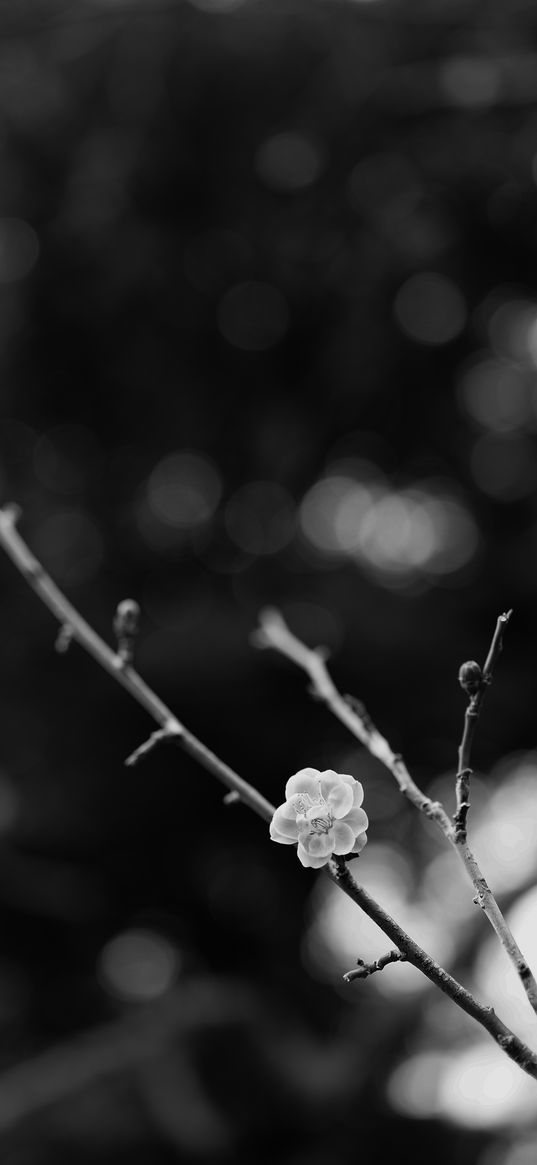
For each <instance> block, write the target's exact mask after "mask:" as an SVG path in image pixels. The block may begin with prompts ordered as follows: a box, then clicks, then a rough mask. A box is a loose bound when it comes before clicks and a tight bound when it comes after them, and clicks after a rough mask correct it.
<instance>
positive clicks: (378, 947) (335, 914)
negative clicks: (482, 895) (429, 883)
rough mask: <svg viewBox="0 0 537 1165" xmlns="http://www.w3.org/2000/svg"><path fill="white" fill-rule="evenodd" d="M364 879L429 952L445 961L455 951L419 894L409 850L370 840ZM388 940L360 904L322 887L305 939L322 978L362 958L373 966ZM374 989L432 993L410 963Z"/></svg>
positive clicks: (389, 971)
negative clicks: (415, 884) (431, 951)
mask: <svg viewBox="0 0 537 1165" xmlns="http://www.w3.org/2000/svg"><path fill="white" fill-rule="evenodd" d="M360 866H361V869H360V881H363V882H364V884H365V885H366V886H367V889H368V891H369V892H370V893H371V894H372V896H373V897H374V898H376V899H377V900H378V901H381V902H384V903H389V904H390V905H389V909H390V913H391V914H393V916H394V917H395V918H397V921H398V922H399V924H400V925H401V926H402V927H404V929H405V930H406V931H408V933H409V934H411V935H412V936H413V938H415V939H416V941H417V942H419V943H420V944H422V945H423V946H424V947H425V949H426V950H433V951H434V952H435V957H436V958H437V959H438V960H439V961H440V962H441V963H444V962H445V961H446V960H449V958H450V956H451V953H452V951H453V939H452V937H451V935H450V934H448V932H447V929H446V927H445V925H444V924H443V922H442V919H441V917H440V916H439V912H438V909H437V903H436V902H428V903H427V902H425V901H424V900H423V899H421V897H420V896H419V895H418V894H417V893H416V888H415V886H414V884H413V875H412V870H411V866H410V862H409V860H408V858H407V856H406V854H405V853H404V851H403V850H402V849H401V848H400V847H399V846H397V845H395V844H392V843H388V842H385V843H381V842H373V843H372V842H368V845H367V848H366V849H365V850H364V852H363V854H362V856H361V858H360ZM385 949H386V937H385V935H384V934H383V933H382V931H380V930H379V928H378V926H377V925H376V923H374V922H372V921H371V919H370V918H368V917H367V915H365V914H363V913H362V912H357V910H356V905H355V903H353V902H352V900H351V899H350V898H347V897H346V895H343V894H341V892H340V891H339V890H338V888H337V887H335V886H333V885H331V884H325V883H324V881H323V882H319V883H318V884H317V888H316V892H315V898H314V909H313V921H312V924H311V926H310V929H309V931H308V933H307V935H306V938H305V941H304V948H303V957H304V960H305V962H306V965H307V966H308V967H310V968H311V969H312V970H313V972H314V973H315V974H316V975H317V976H319V977H322V978H329V979H331V980H333V978H334V976H335V975H337V974H338V973H339V974H343V972H345V971H349V970H351V969H352V967H353V966H355V965H356V960H357V958H361V959H364V960H365V961H366V962H371V961H372V960H374V959H378V958H379V956H380V955H382V954H384V953H385ZM370 989H371V990H374V991H375V992H377V991H378V992H380V994H381V995H386V994H387V995H397V994H399V993H401V994H403V995H406V994H408V993H411V994H412V993H416V992H421V991H424V990H426V989H427V980H426V979H425V978H424V976H423V975H422V974H421V972H419V971H417V969H416V968H415V967H413V966H411V965H410V963H404V964H396V965H395V966H391V967H386V968H385V969H384V971H383V972H382V975H376V976H373V977H372V979H371V985H370Z"/></svg>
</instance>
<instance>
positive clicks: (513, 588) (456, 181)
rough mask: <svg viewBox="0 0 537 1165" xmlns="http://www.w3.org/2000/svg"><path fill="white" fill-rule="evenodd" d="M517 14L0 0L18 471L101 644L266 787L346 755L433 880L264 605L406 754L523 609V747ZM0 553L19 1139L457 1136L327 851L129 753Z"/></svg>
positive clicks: (481, 1138) (247, 1145) (467, 4)
mask: <svg viewBox="0 0 537 1165" xmlns="http://www.w3.org/2000/svg"><path fill="white" fill-rule="evenodd" d="M536 31H537V20H536V17H535V13H534V11H533V10H532V7H531V6H530V5H528V4H524V3H522V2H520V3H517V2H515V0H503V2H502V0H496V2H493V3H488V4H480V3H478V2H475V3H474V2H471V0H464V2H463V0H461V2H458V0H457V2H453V0H449V2H448V0H446V2H444V0H430V2H429V3H426V2H425V0H423V2H422V0H408V2H407V3H405V2H404V0H400V3H397V2H396V0H393V2H390V0H386V2H383V0H378V2H376V3H375V2H372V3H359V2H358V3H356V2H355V3H353V2H348V3H344V2H341V3H339V2H338V0H311V2H310V3H307V2H306V0H304V2H303V3H302V2H300V3H297V2H295V3H289V4H285V3H281V4H280V3H278V2H277V0H274V2H271V0H258V2H255V0H190V2H187V0H184V2H182V0H170V2H169V3H165V4H160V3H158V2H157V0H155V3H151V2H148V0H145V2H144V3H140V4H137V3H136V2H135V0H95V2H90V0H86V2H84V0H63V2H62V0H24V2H22V0H19V2H18V3H17V4H9V3H5V2H4V3H3V4H2V5H1V6H0V148H1V169H0V362H1V380H0V384H1V389H0V391H1V394H2V410H1V422H0V481H1V485H2V496H3V500H4V501H16V502H18V503H19V504H20V505H21V506H22V509H23V518H22V522H21V530H22V532H23V534H24V535H25V537H26V538H27V539H28V541H29V543H30V545H31V546H32V548H33V549H34V550H35V552H36V553H37V554H38V555H39V556H40V557H41V559H42V561H43V563H44V564H45V566H46V567H47V569H49V570H50V572H51V573H52V574H53V576H54V578H55V579H56V581H57V582H58V583H59V584H60V585H61V586H62V587H63V588H64V589H65V590H66V591H67V593H68V594H69V596H70V597H71V599H72V600H73V601H74V602H75V603H76V604H77V605H78V606H79V608H80V609H81V611H82V612H83V613H84V614H85V616H86V617H87V618H88V619H89V620H90V621H91V622H92V623H93V624H94V625H95V626H96V627H97V629H98V630H99V631H100V633H101V634H103V635H104V636H105V637H107V638H108V639H111V637H112V620H113V614H114V610H115V607H116V604H117V603H118V601H119V600H121V599H123V598H125V597H127V596H133V597H135V598H136V599H137V600H138V601H139V603H140V604H141V607H142V610H143V620H142V631H141V639H140V647H139V651H138V659H137V662H138V666H139V668H140V670H141V671H142V673H143V674H144V676H145V677H146V678H147V680H148V681H149V682H150V683H151V684H152V685H153V686H154V687H155V689H156V690H157V691H158V692H159V693H160V694H161V695H162V697H163V698H164V699H165V700H166V701H168V702H169V703H170V704H171V706H172V707H173V708H174V709H175V710H176V711H177V714H178V716H179V717H180V718H181V719H183V720H184V721H185V722H186V724H187V725H188V726H189V727H190V728H191V729H192V730H193V731H194V732H196V733H197V734H198V735H199V736H200V737H201V738H202V739H203V740H204V741H205V742H206V743H207V744H208V745H209V746H210V747H211V748H213V749H214V750H215V751H216V752H217V753H219V755H221V756H222V757H223V758H224V759H226V760H227V761H228V763H230V764H231V765H233V766H234V767H235V768H236V769H237V770H238V771H239V772H241V773H242V774H243V775H244V776H245V777H246V778H247V779H249V780H251V781H252V782H253V783H254V784H256V785H258V787H259V788H260V789H261V790H262V792H263V793H264V794H265V795H266V796H267V797H268V798H269V799H270V800H273V801H275V802H278V801H279V800H281V799H282V792H283V786H284V783H285V781H286V779H287V777H288V776H289V775H290V774H291V773H292V772H294V771H295V770H296V769H298V768H300V767H302V766H304V765H314V766H316V767H319V768H324V767H334V768H336V769H337V768H338V767H339V768H341V770H342V771H351V772H353V774H354V775H355V776H356V777H359V778H360V779H362V781H363V783H364V785H365V786H366V807H367V808H368V810H369V812H370V817H371V822H372V825H371V838H372V840H374V838H376V840H377V841H379V840H380V841H383V840H390V839H392V840H393V839H396V840H397V842H398V843H401V845H403V844H404V845H405V847H406V851H407V860H408V862H409V863H410V867H411V869H412V870H413V876H414V877H415V878H416V879H418V880H419V877H420V869H421V865H422V863H423V862H424V861H425V860H426V856H427V855H428V854H429V853H430V850H431V847H432V846H433V842H432V841H430V838H429V834H428V833H427V831H426V830H425V829H424V827H423V825H422V823H421V822H416V821H414V819H413V817H412V811H411V810H410V809H409V807H408V806H406V805H402V806H400V805H399V804H398V802H397V800H396V798H395V796H394V798H393V800H391V801H390V796H391V788H389V781H388V778H387V777H386V776H384V775H383V774H381V773H380V772H379V770H378V769H377V767H376V766H374V765H373V764H372V762H370V761H368V760H367V759H366V758H364V757H363V755H362V754H361V753H360V752H359V750H357V749H356V748H354V747H353V742H352V741H351V740H349V738H348V737H347V736H346V735H345V732H344V730H343V728H341V727H340V726H338V725H337V724H336V723H334V722H331V721H330V719H329V717H328V715H327V714H326V712H325V711H324V710H323V709H321V708H319V707H318V706H317V705H315V704H314V703H313V702H312V701H311V700H310V698H309V696H308V694H307V691H306V685H305V683H304V677H303V676H301V675H299V674H298V673H295V672H294V671H293V669H292V667H291V666H287V665H286V664H285V662H284V661H282V660H279V659H277V658H276V657H275V656H271V655H270V654H268V653H261V652H257V651H255V650H254V648H253V646H252V645H251V643H250V634H251V632H252V630H253V628H254V627H255V623H256V617H257V612H258V610H259V609H260V607H262V606H264V605H266V604H274V605H277V606H279V607H280V608H281V609H282V610H283V612H284V614H285V615H286V617H287V619H288V621H289V623H290V625H291V626H292V627H293V629H294V630H295V631H296V632H297V634H299V635H301V636H303V637H304V638H305V640H306V641H307V642H308V643H310V644H312V645H315V644H317V643H323V644H326V645H327V646H328V647H329V648H330V649H331V651H332V660H331V666H332V670H333V674H334V676H335V678H336V680H337V682H338V684H339V686H340V687H341V689H342V690H343V691H351V692H354V693H356V694H357V695H358V696H360V697H362V698H363V699H365V700H366V702H367V705H368V707H369V709H370V711H371V713H372V714H373V715H374V717H375V719H376V720H377V721H378V722H379V724H380V725H381V727H382V728H383V730H384V731H385V732H386V734H387V736H388V737H389V739H390V741H391V743H392V745H393V746H394V748H397V749H400V750H401V751H402V752H404V754H405V757H406V759H407V761H408V763H409V765H410V766H411V767H412V769H413V771H414V772H415V773H416V775H417V777H418V779H419V780H421V781H422V782H423V783H424V784H425V785H429V783H430V782H431V781H432V780H433V779H435V778H436V777H438V776H439V775H441V774H443V773H445V772H446V771H449V770H450V769H453V766H454V764H455V760H456V748H457V743H458V739H459V735H460V730H461V723H462V712H463V707H464V702H463V697H462V694H461V692H460V690H459V689H458V686H457V682H456V676H457V671H458V667H459V665H460V663H461V662H462V660H463V659H465V658H468V657H469V658H473V657H477V658H478V659H482V658H483V656H484V654H485V652H486V648H487V645H488V642H489V640H490V635H491V633H492V630H493V627H494V622H495V619H496V616H497V615H498V614H499V612H500V611H502V610H504V609H506V607H514V608H515V616H514V618H513V621H512V626H511V627H510V629H509V635H508V644H507V647H506V650H505V652H504V657H503V658H502V661H501V667H500V669H499V670H498V673H497V676H496V679H495V682H494V686H493V690H492V691H491V693H490V696H489V702H488V705H487V712H486V713H485V714H484V716H483V720H482V723H481V725H480V729H479V736H478V741H477V746H476V764H477V765H478V766H479V768H480V769H481V770H482V772H483V774H486V773H487V772H488V771H489V770H490V769H491V768H492V766H493V765H494V763H495V762H496V761H497V760H498V759H499V758H501V757H503V756H505V755H506V754H508V753H510V752H512V751H513V750H514V749H522V748H532V747H534V745H535V736H536V734H535V718H534V714H533V704H534V695H535V689H536V680H535V651H534V649H533V643H532V639H533V635H534V634H535V632H536V629H537V628H536V616H535V603H534V593H535V587H536V583H537V492H536V486H537V460H536V457H535V451H536V446H535V433H536V432H537V373H536V369H537V285H536V276H535V262H536V255H537V191H536V182H537V55H536V48H535V34H536ZM0 570H1V578H2V593H3V601H2V608H1V613H0V627H1V639H2V664H1V667H0V683H1V685H2V699H1V709H2V726H3V727H2V744H1V754H0V761H1V764H2V772H1V781H0V829H1V831H2V846H1V849H0V870H1V877H0V902H1V908H2V928H1V929H2V940H1V946H0V1024H1V1029H2V1051H1V1053H0V1068H1V1069H2V1070H3V1071H4V1072H5V1077H4V1078H3V1077H2V1076H1V1075H0V1130H4V1131H3V1133H2V1137H3V1149H4V1153H5V1161H6V1162H7V1163H8V1165H48V1163H49V1162H51V1163H52V1162H54V1165H57V1163H60V1162H63V1161H65V1162H74V1161H76V1162H81V1163H82V1165H84V1163H87V1165H92V1163H93V1162H96V1161H103V1162H108V1161H109V1162H112V1161H113V1162H114V1165H116V1163H121V1162H123V1161H125V1162H127V1161H128V1162H129V1165H131V1163H132V1162H138V1161H139V1162H144V1163H145V1162H147V1161H151V1162H158V1163H162V1165H165V1163H166V1162H168V1161H170V1162H172V1161H178V1160H180V1161H186V1162H190V1161H203V1162H205V1161H206V1162H228V1161H229V1162H231V1161H245V1162H246V1161H251V1160H253V1159H254V1160H259V1161H267V1162H269V1161H270V1162H273V1161H278V1162H280V1161H281V1162H285V1163H286V1165H327V1163H328V1162H329V1161H337V1162H338V1165H339V1163H341V1165H346V1163H349V1165H350V1163H351V1162H355V1161H357V1160H360V1161H361V1162H363V1163H364V1165H366V1163H367V1165H375V1163H377V1162H383V1161H385V1160H386V1159H387V1158H388V1157H389V1155H390V1154H392V1153H393V1152H394V1151H395V1148H394V1147H396V1151H397V1157H398V1160H400V1161H401V1162H403V1161H407V1160H421V1159H423V1160H426V1159H434V1161H435V1162H436V1163H437V1165H443V1163H446V1165H447V1162H450V1161H452V1160H455V1159H456V1160H457V1161H458V1162H460V1163H461V1165H465V1163H468V1165H470V1162H474V1161H477V1160H478V1159H479V1160H483V1161H484V1160H485V1158H484V1157H480V1154H481V1153H482V1150H483V1149H485V1151H487V1152H488V1149H487V1136H488V1134H487V1133H486V1131H481V1132H480V1131H476V1132H473V1131H469V1130H468V1129H467V1130H465V1131H461V1130H460V1129H459V1128H457V1125H456V1124H455V1123H454V1124H452V1125H450V1126H447V1125H446V1126H443V1125H442V1124H441V1122H440V1120H437V1121H435V1120H433V1119H431V1120H412V1119H410V1118H408V1119H406V1118H405V1117H404V1116H402V1115H400V1116H396V1115H395V1114H394V1113H393V1112H392V1111H391V1110H390V1105H389V1100H388V1099H387V1096H386V1092H385V1085H386V1080H387V1078H388V1076H389V1073H390V1071H391V1068H392V1067H393V1065H394V1064H395V1063H397V1062H398V1060H399V1059H400V1057H401V1055H402V1054H403V1053H404V1050H405V1048H406V1047H408V1046H409V1043H410V1041H411V1036H412V1031H413V1028H414V1027H415V1025H416V1023H417V1008H419V1001H418V1002H416V1001H409V1000H407V999H406V998H405V997H404V996H403V997H398V999H397V1000H394V1002H393V1006H392V1005H391V1004H390V1001H389V998H388V999H386V997H384V998H381V997H380V996H378V995H375V993H374V992H373V991H372V990H371V989H370V986H369V984H366V985H361V986H357V987H356V988H355V989H352V990H350V991H348V992H344V991H342V990H340V988H339V985H338V984H339V977H340V975H339V972H340V971H342V970H345V969H346V967H345V966H342V967H341V968H340V969H339V971H338V970H337V968H336V967H334V968H333V974H332V976H331V978H330V977H328V978H326V977H325V978H324V979H323V977H322V976H320V975H319V976H317V977H316V976H315V974H314V972H313V971H312V969H311V967H310V966H308V965H304V956H303V948H302V945H301V933H302V931H303V929H304V928H305V927H306V926H307V925H309V920H310V919H311V914H312V911H313V910H314V906H313V904H312V902H311V901H310V894H311V890H312V886H313V885H314V882H315V875H313V873H310V872H309V871H303V870H302V869H301V868H300V867H299V865H298V863H297V862H296V861H295V860H294V859H293V855H292V853H290V852H289V850H283V849H280V847H277V846H271V845H270V844H269V843H268V839H267V836H266V828H265V826H264V824H263V823H262V822H259V821H258V820H257V819H256V818H254V817H251V816H249V815H248V813H247V812H246V811H245V810H243V809H241V808H240V807H239V808H233V809H231V808H227V809H225V808H223V807H222V790H221V789H220V788H219V787H218V786H216V784H215V783H214V782H213V781H212V780H211V779H210V778H209V777H208V775H207V774H205V773H204V772H203V771H201V770H198V769H196V768H195V766H194V765H193V763H192V762H190V761H189V760H188V759H185V758H184V757H183V756H182V755H181V754H180V753H179V752H178V751H174V750H172V749H166V748H162V749H161V750H160V751H157V752H155V753H153V754H152V755H151V756H149V757H147V759H146V760H145V761H144V762H143V764H141V765H140V766H139V767H138V768H136V769H133V770H126V769H124V768H123V760H124V758H125V757H126V756H127V755H128V754H129V753H130V752H131V751H132V749H133V748H135V747H136V746H137V744H139V743H140V742H141V741H142V740H143V739H144V738H145V736H146V735H147V734H148V732H149V731H150V729H151V725H150V724H149V723H148V721H147V717H146V716H145V715H144V713H143V712H141V711H140V710H139V709H138V708H137V707H136V706H135V705H134V703H132V702H131V701H130V700H129V699H128V697H127V696H126V695H125V694H124V693H123V692H122V691H121V690H119V689H117V690H116V687H115V685H114V684H113V683H112V682H111V681H110V679H109V678H108V677H107V676H105V675H104V673H101V672H100V671H99V670H98V668H96V666H95V665H94V663H93V662H92V661H91V660H89V659H87V658H86V657H84V656H83V655H82V653H81V652H80V651H78V650H77V649H76V648H73V649H71V650H70V652H69V653H68V654H67V656H65V655H58V654H56V653H55V652H54V650H53V645H54V639H55V634H56V628H55V626H54V624H53V620H52V619H51V617H50V616H49V614H48V613H47V612H46V611H45V609H44V608H43V607H42V605H41V604H40V603H39V602H38V600H37V599H36V598H35V596H33V595H32V594H31V592H30V591H29V589H28V588H27V587H26V586H25V584H24V583H23V582H22V580H21V579H20V578H19V577H18V575H17V574H16V572H15V571H14V570H13V568H12V566H11V565H10V564H9V562H8V561H7V559H6V560H3V561H1V562H0ZM344 766H345V767H344ZM383 798H384V800H383ZM386 798H387V799H388V801H390V803H389V808H388V809H386V804H385V802H386ZM434 844H436V843H434ZM361 864H363V870H362V871H361V872H362V874H363V877H364V880H367V866H366V857H365V856H364V860H363V863H361ZM386 905H387V906H389V902H387V903H386ZM359 953H360V951H359V949H358V939H357V950H356V954H357V955H358V954H359ZM455 969H456V970H457V969H458V970H459V971H460V972H461V974H462V973H463V971H464V964H462V970H461V967H460V966H459V967H458V968H455ZM396 970H397V968H396V969H395V971H396ZM3 1080H4V1082H2V1081H3ZM487 1160H488V1158H487ZM491 1160H492V1158H491ZM524 1160H525V1159H524ZM528 1160H529V1158H528Z"/></svg>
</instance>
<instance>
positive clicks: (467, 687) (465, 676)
mask: <svg viewBox="0 0 537 1165" xmlns="http://www.w3.org/2000/svg"><path fill="white" fill-rule="evenodd" d="M482 683H483V672H482V671H481V668H480V666H479V664H478V663H477V662H476V660H475V659H467V660H466V663H462V664H461V666H460V668H459V684H460V685H461V688H462V689H463V690H464V691H465V692H467V694H468V695H469V696H475V695H476V693H477V692H478V691H479V689H480V687H481V684H482Z"/></svg>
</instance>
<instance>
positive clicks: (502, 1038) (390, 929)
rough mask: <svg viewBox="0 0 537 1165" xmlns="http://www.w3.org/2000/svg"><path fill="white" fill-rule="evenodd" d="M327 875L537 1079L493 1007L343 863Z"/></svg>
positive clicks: (535, 1058) (523, 1047) (530, 1056)
mask: <svg viewBox="0 0 537 1165" xmlns="http://www.w3.org/2000/svg"><path fill="white" fill-rule="evenodd" d="M328 873H329V876H330V877H331V878H332V881H334V882H335V883H336V885H338V886H341V888H342V889H343V890H345V893H346V894H348V896H349V898H352V900H353V902H356V903H357V905H358V906H360V907H361V909H362V910H363V911H364V913H365V914H367V915H368V917H369V918H371V919H372V920H373V922H376V924H377V926H379V927H380V929H381V930H383V931H384V934H386V935H388V938H390V939H391V940H392V942H393V943H395V945H396V946H397V948H398V950H399V951H400V953H401V954H402V955H404V957H405V959H406V960H407V962H409V963H412V965H413V966H414V967H418V969H419V970H420V971H421V972H422V974H423V975H425V976H426V977H427V979H429V980H430V981H431V983H434V984H435V986H436V987H439V988H440V990H441V991H443V992H444V994H445V995H449V997H450V999H453V1001H454V1002H455V1003H457V1004H458V1006H459V1007H460V1008H462V1010H463V1011H465V1012H466V1013H467V1014H468V1015H471V1016H472V1018H473V1019H476V1020H477V1022H478V1023H480V1024H481V1026H482V1027H484V1028H485V1031H488V1033H489V1035H490V1036H492V1039H493V1040H495V1041H496V1043H497V1044H498V1046H499V1047H500V1048H501V1049H502V1051H504V1052H505V1053H506V1055H508V1056H509V1057H510V1059H511V1060H514V1061H515V1063H516V1064H518V1065H519V1067H520V1068H522V1069H523V1070H524V1072H527V1073H528V1075H529V1076H533V1077H534V1078H535V1079H537V1055H536V1054H535V1052H533V1051H532V1050H531V1048H528V1046H527V1044H525V1043H523V1041H522V1040H520V1039H519V1038H518V1036H515V1035H514V1033H513V1032H512V1031H510V1029H509V1028H508V1027H506V1025H505V1024H504V1023H502V1020H501V1019H499V1018H498V1016H497V1015H496V1012H495V1011H494V1008H493V1007H485V1006H484V1005H483V1004H482V1003H478V1001H477V1000H476V999H475V998H474V996H473V995H471V994H470V992H469V991H467V990H466V988H465V987H463V986H462V985H461V984H460V983H458V982H457V980H456V979H454V978H453V976H452V975H450V974H449V973H448V972H447V971H445V970H444V968H443V967H440V966H439V964H438V963H437V962H435V960H434V959H432V958H431V957H430V955H427V954H426V953H425V951H424V950H422V948H421V947H419V946H418V944H417V943H415V942H414V941H413V939H411V938H409V936H408V935H407V934H406V932H405V931H404V930H402V928H401V927H400V926H399V925H398V923H396V922H395V921H394V919H393V918H391V917H390V915H389V914H386V912H385V911H384V910H383V909H382V907H381V906H379V904H378V902H375V901H374V899H373V898H371V895H370V894H368V893H367V890H364V888H363V886H359V885H358V882H356V881H355V879H354V878H353V876H352V874H351V872H350V870H349V868H348V866H347V865H346V864H345V862H344V861H342V860H341V859H340V858H337V857H334V858H333V859H332V861H331V862H330V863H329V866H328Z"/></svg>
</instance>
